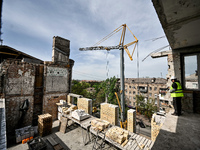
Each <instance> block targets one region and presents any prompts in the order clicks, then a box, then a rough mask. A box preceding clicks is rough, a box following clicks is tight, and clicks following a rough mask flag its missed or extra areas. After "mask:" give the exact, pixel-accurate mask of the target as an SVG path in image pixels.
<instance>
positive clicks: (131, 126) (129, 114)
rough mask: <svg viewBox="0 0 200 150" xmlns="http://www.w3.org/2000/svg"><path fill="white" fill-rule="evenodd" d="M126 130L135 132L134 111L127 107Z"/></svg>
mask: <svg viewBox="0 0 200 150" xmlns="http://www.w3.org/2000/svg"><path fill="white" fill-rule="evenodd" d="M127 121H128V122H127V130H128V131H130V132H133V133H136V111H135V110H134V109H129V110H128V111H127Z"/></svg>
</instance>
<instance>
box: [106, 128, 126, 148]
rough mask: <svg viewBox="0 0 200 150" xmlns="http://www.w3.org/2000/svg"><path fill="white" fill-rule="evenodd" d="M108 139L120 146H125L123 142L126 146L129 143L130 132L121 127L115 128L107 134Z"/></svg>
mask: <svg viewBox="0 0 200 150" xmlns="http://www.w3.org/2000/svg"><path fill="white" fill-rule="evenodd" d="M106 137H108V138H110V139H111V140H113V141H115V142H117V143H119V144H123V142H125V144H126V143H127V141H128V131H127V130H124V129H122V128H119V127H113V128H110V129H109V130H108V131H107V132H106ZM123 145H124V144H123Z"/></svg>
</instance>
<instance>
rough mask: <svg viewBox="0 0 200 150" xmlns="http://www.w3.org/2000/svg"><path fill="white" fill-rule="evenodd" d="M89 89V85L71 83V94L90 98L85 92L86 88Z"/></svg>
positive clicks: (76, 82)
mask: <svg viewBox="0 0 200 150" xmlns="http://www.w3.org/2000/svg"><path fill="white" fill-rule="evenodd" d="M89 87H90V84H89V83H86V82H79V81H76V80H73V81H72V93H74V94H79V95H83V96H84V97H88V96H90V93H89V92H87V90H86V89H87V88H89Z"/></svg>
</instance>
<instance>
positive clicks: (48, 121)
mask: <svg viewBox="0 0 200 150" xmlns="http://www.w3.org/2000/svg"><path fill="white" fill-rule="evenodd" d="M51 130H52V116H51V115H50V114H48V113H47V114H43V115H39V116H38V132H39V135H40V136H46V135H48V134H50V133H51Z"/></svg>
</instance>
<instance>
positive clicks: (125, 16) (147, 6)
mask: <svg viewBox="0 0 200 150" xmlns="http://www.w3.org/2000/svg"><path fill="white" fill-rule="evenodd" d="M122 24H126V25H127V26H128V27H129V28H130V30H131V31H132V32H133V34H134V35H135V36H136V37H137V39H138V40H139V42H138V46H137V48H136V50H135V52H134V54H133V61H131V60H130V59H129V57H128V55H127V54H126V52H125V53H124V59H125V62H124V66H125V71H124V75H125V78H137V77H162V78H166V74H167V69H168V65H167V57H163V58H156V59H153V58H151V57H147V58H146V59H145V60H144V61H142V60H143V59H144V58H145V57H146V56H147V55H148V54H149V53H151V52H153V51H155V50H157V49H160V48H161V47H164V46H167V45H169V43H168V41H167V39H166V37H164V38H159V37H163V36H165V34H164V31H163V29H162V26H161V24H160V21H159V19H158V16H157V14H156V11H155V9H154V7H153V3H152V2H151V0H142V1H138V0H124V1H122V0H4V1H3V11H2V32H3V34H2V39H3V45H7V46H10V47H12V48H15V49H16V50H19V51H22V52H24V53H27V54H29V55H32V56H34V57H36V58H39V59H41V60H43V61H51V59H52V43H53V37H54V36H60V37H62V38H65V39H68V40H70V59H73V60H74V61H75V63H74V67H73V72H72V78H73V79H79V80H105V79H106V78H110V77H113V76H115V77H118V78H119V77H120V51H119V50H111V51H109V52H107V51H106V50H101V51H79V48H82V47H90V46H93V45H94V44H95V43H96V42H98V41H99V40H101V39H102V38H103V37H105V36H107V35H108V34H109V33H111V32H112V31H113V30H115V29H116V28H118V27H119V26H121V25H122ZM120 36H121V33H117V34H115V35H114V36H112V37H111V38H109V39H107V40H106V41H105V42H103V43H101V46H116V45H118V44H119V41H120ZM155 38H159V39H158V40H154V39H155ZM134 40H135V39H134V38H133V36H131V34H130V33H129V32H127V33H126V37H125V44H127V43H129V42H132V41H134ZM132 50H133V47H129V51H130V52H132ZM164 50H169V47H167V48H165V49H163V51H164ZM138 64H139V65H138ZM138 66H139V67H138Z"/></svg>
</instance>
